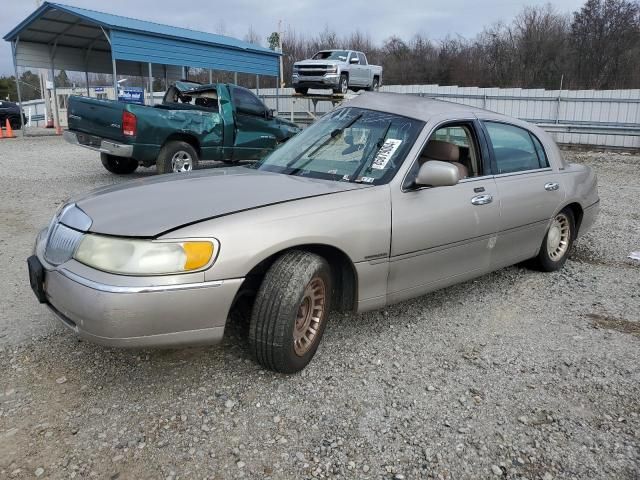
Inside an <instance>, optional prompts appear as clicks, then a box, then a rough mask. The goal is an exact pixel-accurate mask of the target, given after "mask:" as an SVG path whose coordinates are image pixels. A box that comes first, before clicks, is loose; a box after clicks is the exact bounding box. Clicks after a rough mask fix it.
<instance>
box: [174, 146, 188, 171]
mask: <svg viewBox="0 0 640 480" xmlns="http://www.w3.org/2000/svg"><path fill="white" fill-rule="evenodd" d="M191 170H193V158H191V155H189V153H188V152H185V151H184V150H180V151H178V152H176V153H175V154H174V155H173V158H172V159H171V171H172V172H173V173H183V172H190V171H191Z"/></svg>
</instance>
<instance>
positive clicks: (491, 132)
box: [483, 121, 565, 268]
mask: <svg viewBox="0 0 640 480" xmlns="http://www.w3.org/2000/svg"><path fill="white" fill-rule="evenodd" d="M483 125H484V129H485V132H486V136H487V138H488V143H489V146H490V148H491V150H492V166H493V171H494V172H495V177H494V178H495V182H496V186H497V188H498V194H499V197H500V225H499V230H498V238H497V242H496V246H495V248H494V250H493V256H492V267H493V268H500V267H503V266H506V265H512V264H514V263H517V262H520V261H523V260H527V259H529V258H531V257H533V256H535V255H536V254H537V252H538V249H539V248H540V245H541V244H542V239H543V238H544V235H545V233H546V231H547V228H548V225H549V221H550V220H551V217H552V216H553V215H554V213H555V211H556V209H557V208H558V206H559V205H560V204H561V202H562V200H563V199H564V196H565V190H564V188H563V185H562V180H561V177H562V176H561V175H560V174H559V173H558V172H555V171H553V169H552V168H551V167H550V166H549V161H548V159H547V156H546V153H545V151H544V148H543V146H542V143H541V142H540V141H539V140H538V139H537V138H536V136H535V135H533V134H532V133H531V132H529V131H528V130H526V129H524V128H521V127H518V126H516V125H511V124H509V123H503V122H497V121H484V122H483Z"/></svg>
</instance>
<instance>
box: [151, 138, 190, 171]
mask: <svg viewBox="0 0 640 480" xmlns="http://www.w3.org/2000/svg"><path fill="white" fill-rule="evenodd" d="M197 166H198V152H196V149H195V148H193V147H192V146H191V145H190V144H188V143H187V142H182V141H177V140H174V141H172V142H168V143H167V144H165V146H164V147H162V150H160V154H159V155H158V160H157V162H156V170H157V171H158V173H185V172H190V171H192V170H194V169H195V168H196V167H197Z"/></svg>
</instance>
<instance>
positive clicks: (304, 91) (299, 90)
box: [296, 88, 309, 95]
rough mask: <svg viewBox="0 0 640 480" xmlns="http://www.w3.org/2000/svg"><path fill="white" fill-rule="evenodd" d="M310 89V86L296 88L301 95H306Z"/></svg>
mask: <svg viewBox="0 0 640 480" xmlns="http://www.w3.org/2000/svg"><path fill="white" fill-rule="evenodd" d="M308 91H309V89H308V88H296V93H299V94H300V95H306V94H307V92H308Z"/></svg>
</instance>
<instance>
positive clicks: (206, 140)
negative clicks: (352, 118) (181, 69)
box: [64, 81, 300, 174]
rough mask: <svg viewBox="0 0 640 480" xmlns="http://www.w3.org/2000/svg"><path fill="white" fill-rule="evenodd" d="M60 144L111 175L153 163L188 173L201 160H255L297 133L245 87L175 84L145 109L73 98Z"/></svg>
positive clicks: (159, 167)
mask: <svg viewBox="0 0 640 480" xmlns="http://www.w3.org/2000/svg"><path fill="white" fill-rule="evenodd" d="M67 115H68V121H69V123H68V125H69V129H68V130H67V131H65V133H64V137H65V139H66V140H67V141H68V142H70V143H73V144H76V145H80V146H83V147H86V148H90V149H92V150H96V151H98V152H100V158H101V160H102V164H103V165H104V167H105V168H106V169H107V170H109V171H110V172H112V173H116V174H128V173H132V172H134V171H135V170H136V168H138V166H139V165H143V166H145V167H150V166H152V165H156V168H157V170H158V173H168V172H176V173H177V172H188V171H190V170H192V169H193V168H195V167H196V166H197V165H198V161H199V160H222V161H223V162H227V163H232V162H236V161H239V160H252V159H259V158H262V157H263V156H264V155H266V154H267V153H268V152H270V151H271V150H273V149H274V148H276V146H277V145H278V144H280V143H282V142H285V141H287V140H288V139H289V138H291V137H292V136H294V135H295V134H296V133H298V132H299V131H300V128H299V127H298V126H297V125H295V124H294V123H292V122H289V121H287V120H284V119H282V118H278V117H274V116H273V111H272V110H269V109H267V108H266V107H265V105H264V103H262V101H261V100H260V99H259V98H258V97H257V96H255V95H254V94H253V92H251V91H250V90H247V89H246V88H242V87H238V86H236V85H228V84H223V83H216V84H208V85H201V84H198V83H193V82H186V81H182V82H176V83H175V84H174V85H172V86H171V87H169V89H167V92H166V94H165V96H164V99H163V100H162V104H160V105H155V106H153V107H151V106H145V105H135V104H129V103H122V102H117V101H113V100H98V99H95V98H87V97H79V96H72V97H70V98H69V103H68V110H67Z"/></svg>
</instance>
